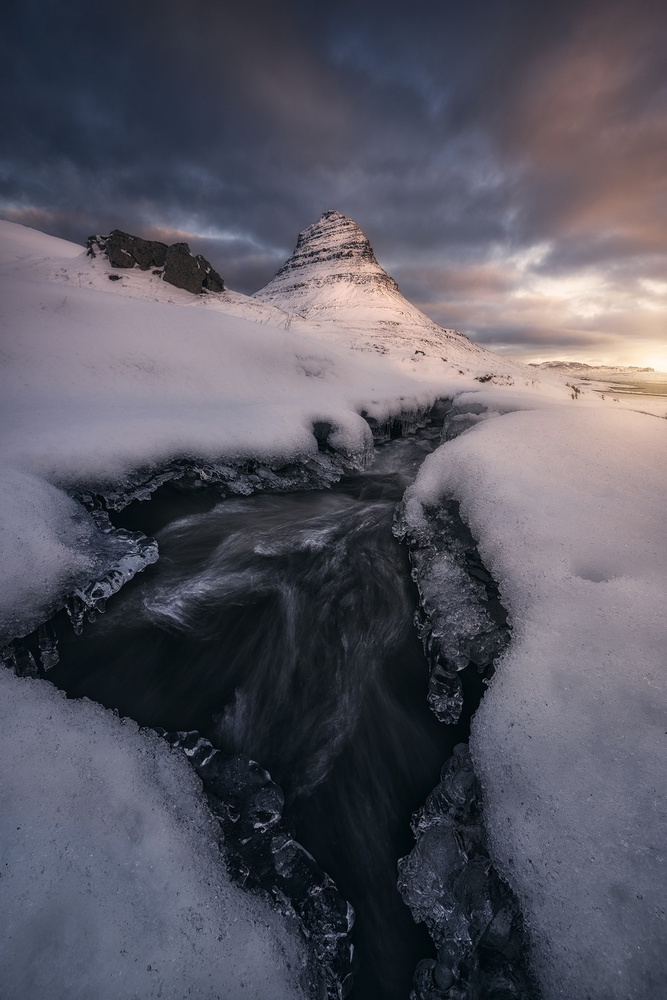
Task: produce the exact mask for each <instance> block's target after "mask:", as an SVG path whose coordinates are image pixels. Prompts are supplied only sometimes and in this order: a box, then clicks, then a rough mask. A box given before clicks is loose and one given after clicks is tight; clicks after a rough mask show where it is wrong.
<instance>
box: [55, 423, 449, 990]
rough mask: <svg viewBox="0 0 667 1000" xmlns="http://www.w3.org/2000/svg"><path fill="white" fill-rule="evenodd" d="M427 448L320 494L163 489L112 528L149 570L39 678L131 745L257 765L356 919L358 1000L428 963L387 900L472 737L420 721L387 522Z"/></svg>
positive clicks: (402, 982) (422, 683)
mask: <svg viewBox="0 0 667 1000" xmlns="http://www.w3.org/2000/svg"><path fill="white" fill-rule="evenodd" d="M431 447H432V446H431V444H430V442H429V441H428V439H422V440H419V439H417V440H411V441H403V440H399V441H395V442H392V443H391V444H389V445H385V446H383V447H381V448H380V449H378V456H377V462H376V464H375V466H374V467H373V469H372V470H371V471H370V472H368V473H365V474H363V475H360V476H356V477H354V478H350V479H347V480H345V481H343V482H342V483H340V484H339V485H338V486H337V487H335V488H334V489H331V490H324V491H320V492H308V493H292V494H285V495H280V496H268V495H259V496H253V497H247V498H243V499H231V500H223V501H219V500H218V499H216V497H215V496H214V495H213V494H212V493H205V492H201V493H191V494H184V493H179V492H178V491H177V490H176V489H175V488H174V487H165V488H163V489H162V491H161V492H160V494H158V495H156V497H155V499H154V500H153V501H151V502H150V503H146V504H141V505H139V504H134V505H132V507H131V508H128V509H127V511H125V512H124V513H123V515H121V516H120V517H119V518H116V520H117V523H119V524H121V523H122V525H123V526H126V527H131V528H140V529H141V530H144V531H146V532H148V533H151V534H155V536H156V537H157V539H158V541H159V546H160V559H159V561H158V563H157V564H156V565H155V566H152V567H150V568H149V569H148V570H147V571H146V572H145V573H143V574H142V575H141V576H140V577H138V578H136V579H135V580H134V581H133V582H132V583H131V584H130V585H128V586H127V587H126V588H125V589H124V590H123V591H122V592H121V594H120V595H119V596H118V597H117V598H115V599H114V601H112V602H110V605H109V609H108V612H107V614H106V615H105V616H104V617H103V618H101V619H99V620H98V621H96V622H95V623H93V624H92V625H88V626H86V629H85V632H84V636H83V637H82V638H77V637H75V636H73V635H69V636H67V637H66V636H65V635H64V630H60V631H61V644H60V650H61V663H60V665H59V666H57V667H55V668H54V670H53V671H52V672H51V674H50V677H51V678H52V679H53V680H54V681H55V682H56V683H57V684H59V685H60V686H62V687H63V688H65V690H66V691H67V692H68V694H70V695H71V696H73V697H79V696H82V695H87V696H88V697H90V698H94V699H95V700H96V701H99V702H101V703H102V704H104V705H106V706H109V707H113V708H116V709H118V711H119V712H120V713H121V715H127V716H131V717H132V718H134V719H135V720H137V721H138V722H139V723H140V724H142V725H148V726H162V727H164V728H165V729H168V730H188V729H198V730H199V731H200V732H202V733H203V734H204V735H206V736H207V737H208V738H209V739H210V740H211V741H212V742H213V743H214V744H215V745H216V746H219V747H220V748H221V749H223V750H227V751H233V752H244V753H246V754H248V755H249V756H251V757H253V758H254V759H255V760H257V761H258V762H260V763H261V764H262V765H263V766H264V767H266V768H267V769H268V770H269V771H270V772H271V774H272V777H273V778H274V780H276V781H277V782H278V783H279V784H280V785H281V786H282V788H283V790H284V792H285V796H286V800H287V806H286V811H285V817H286V819H287V821H288V822H289V823H290V824H292V826H293V828H294V830H295V833H296V836H297V838H298V839H299V840H300V841H301V843H303V844H304V846H305V847H306V848H307V849H308V850H309V851H310V852H311V853H312V854H313V855H314V857H315V858H316V859H317V861H318V862H319V864H320V865H321V866H322V867H323V868H324V869H325V870H327V871H328V872H329V873H330V874H331V875H332V876H333V877H334V879H335V880H336V882H337V884H338V886H339V888H340V890H341V892H342V893H343V894H344V895H345V896H346V897H347V898H348V899H350V901H351V902H352V903H353V905H354V907H355V910H356V912H357V922H356V926H355V931H354V940H355V946H356V949H357V954H358V956H359V969H358V972H357V984H356V986H355V988H354V992H353V994H352V995H353V996H354V997H357V998H359V1000H375V998H378V1000H385V998H386V1000H394V998H399V997H401V998H406V997H407V995H408V993H409V990H410V981H411V977H412V972H413V970H414V966H415V962H416V960H417V959H418V958H421V957H423V956H424V955H425V954H428V953H429V950H430V942H429V939H428V937H427V935H426V933H425V931H423V928H421V927H416V926H415V925H414V924H413V922H412V919H411V917H410V915H409V912H408V910H407V908H406V907H405V906H404V905H403V903H402V901H401V899H400V897H399V895H398V892H397V890H396V861H397V859H398V858H399V857H401V856H402V855H404V854H406V853H407V852H408V851H409V850H410V848H411V846H412V837H411V834H410V830H409V819H410V814H411V812H412V811H413V810H414V809H416V808H417V807H418V806H419V805H421V804H422V803H423V801H424V799H425V797H426V795H427V793H428V792H429V790H430V789H431V788H432V787H433V786H434V785H435V784H436V783H437V780H438V772H439V769H440V766H441V765H442V763H443V761H444V760H445V758H446V757H447V756H448V755H449V753H450V751H451V747H452V746H453V745H454V744H455V743H456V742H458V741H460V740H461V739H462V738H465V736H466V735H467V720H464V721H463V722H462V723H461V725H460V726H458V727H444V726H442V725H440V724H439V723H438V722H437V721H436V720H435V718H434V717H433V716H432V715H431V713H430V712H429V710H428V706H427V700H426V694H427V668H426V663H425V660H424V657H423V654H422V650H421V646H420V644H419V642H418V640H417V638H416V635H415V632H414V627H413V624H412V617H413V614H414V611H415V606H416V593H415V589H414V586H413V584H412V581H411V579H410V568H409V562H408V557H407V552H406V550H405V548H404V547H402V546H400V545H399V544H398V543H397V542H396V541H395V539H394V538H393V536H392V533H391V522H392V516H393V512H394V507H395V505H396V503H397V501H398V500H399V499H400V497H401V496H402V493H403V491H404V489H405V487H406V485H407V484H408V482H409V481H410V480H411V479H412V478H413V476H414V474H415V472H416V470H417V468H418V466H419V464H420V462H421V460H422V459H423V457H424V456H425V454H426V453H427V452H428V451H429V450H431Z"/></svg>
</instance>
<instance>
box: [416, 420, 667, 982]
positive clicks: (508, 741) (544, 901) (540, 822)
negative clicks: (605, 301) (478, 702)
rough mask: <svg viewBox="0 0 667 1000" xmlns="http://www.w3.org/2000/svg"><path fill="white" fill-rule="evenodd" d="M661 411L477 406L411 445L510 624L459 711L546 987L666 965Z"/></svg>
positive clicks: (425, 482)
mask: <svg viewBox="0 0 667 1000" xmlns="http://www.w3.org/2000/svg"><path fill="white" fill-rule="evenodd" d="M665 468H667V425H666V424H665V422H664V421H661V420H658V419H656V418H652V417H647V416H642V415H640V414H633V413H619V412H601V411H600V410H596V409H581V408H580V407H579V406H571V407H569V408H568V407H559V408H553V409H547V410H541V411H533V412H516V413H509V414H506V415H504V416H499V417H496V418H495V419H489V420H486V421H485V422H484V423H483V424H482V425H480V426H477V427H475V428H473V429H471V430H469V431H468V432H467V433H465V434H463V435H462V436H461V437H458V438H457V439H456V440H454V441H451V442H449V443H448V444H447V445H445V446H443V447H442V448H441V449H439V451H437V452H436V453H434V455H432V456H430V457H429V458H427V460H426V462H425V464H424V466H423V467H422V471H421V472H420V474H419V476H418V479H417V481H416V483H415V485H414V487H413V488H412V490H411V491H409V494H408V497H407V502H406V518H407V520H408V522H409V523H411V524H412V526H413V528H414V529H418V528H419V525H420V523H422V522H423V519H424V517H425V516H427V509H428V506H429V505H433V504H437V503H439V502H440V501H441V500H442V499H443V498H444V497H450V496H453V497H456V498H458V499H460V501H461V511H462V514H463V516H464V518H465V519H466V521H467V522H468V523H469V525H470V527H471V529H472V532H473V534H474V535H475V537H476V538H478V539H479V549H480V552H481V555H482V557H483V559H484V562H485V564H486V566H487V567H488V568H489V569H490V570H491V572H492V573H493V574H494V576H495V578H496V579H497V580H498V581H499V583H500V587H501V595H502V598H503V601H504V603H505V605H506V606H507V607H508V608H509V610H510V613H511V619H512V622H513V628H514V635H513V640H512V644H511V646H510V649H509V652H508V653H507V654H506V655H505V657H504V658H503V659H502V661H501V662H500V665H499V667H498V670H497V673H496V676H495V678H494V680H493V681H492V684H491V687H490V689H489V691H488V693H487V694H486V696H485V698H484V699H483V702H482V706H481V708H480V710H479V712H478V713H477V715H476V717H475V720H474V723H473V735H472V742H471V746H472V750H473V755H474V759H475V763H476V767H477V770H478V773H479V775H480V777H481V779H482V782H483V786H484V790H485V804H486V818H487V823H488V828H489V834H490V837H491V841H492V845H493V854H494V860H495V862H496V864H497V865H498V867H499V870H500V871H501V873H502V874H503V875H504V876H505V877H506V878H507V879H508V881H509V882H510V883H511V885H512V886H513V888H514V889H515V890H516V892H517V893H518V895H519V898H520V900H521V903H522V906H523V908H524V913H525V916H526V918H527V922H528V925H529V928H530V932H531V936H532V939H533V944H534V962H535V966H536V971H537V973H538V974H539V977H540V979H541V982H542V985H543V990H544V995H545V997H546V998H548V1000H552V998H556V997H567V998H568V1000H575V998H581V1000H584V998H586V1000H593V998H594V1000H598V998H599V1000H628V998H637V1000H639V998H640V997H642V998H643V997H647V996H656V997H657V996H659V995H662V993H663V992H664V987H665V983H666V982H667V952H666V951H665V947H664V942H665V931H666V928H665V906H664V903H665V892H666V889H667V871H666V870H665V847H666V844H665V829H666V827H665V819H666V811H667V794H666V793H667V787H666V786H667V782H666V781H665V774H666V773H667V741H666V739H665V725H664V720H665V717H666V712H667V678H666V676H665V649H666V648H667V641H666V640H667V634H666V633H667V627H666V625H665V607H667V581H666V577H665V565H666V563H667V532H666V530H665V529H666V527H667V524H666V521H665V518H666V514H665V512H666V510H667V481H666V480H665Z"/></svg>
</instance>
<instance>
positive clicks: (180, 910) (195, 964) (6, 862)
mask: <svg viewBox="0 0 667 1000" xmlns="http://www.w3.org/2000/svg"><path fill="white" fill-rule="evenodd" d="M0 690H1V694H2V696H1V697H0V732H1V733H2V756H3V783H2V785H3V787H2V809H1V810H0V843H1V844H2V873H1V874H2V877H1V878H0V908H1V910H2V913H3V917H4V919H3V924H4V931H3V935H2V941H1V943H0V968H1V969H2V988H1V992H2V996H3V997H4V998H6V1000H25V998H26V997H30V998H31V1000H41V998H43V1000H59V998H62V1000H64V998H67V1000H89V998H90V997H96V998H97V1000H118V998H119V997H127V998H129V997H142V998H157V997H163V998H165V1000H167V998H169V1000H177V998H178V1000H180V998H185V997H196V998H197V1000H222V998H227V997H232V996H234V997H236V996H243V997H254V998H255V1000H287V998H290V1000H297V998H298V997H305V996H306V995H307V993H306V991H305V990H304V989H302V988H301V986H300V985H299V980H300V979H301V978H302V977H303V976H304V973H305V955H304V948H303V945H302V944H301V942H300V941H299V940H298V936H297V934H296V929H292V928H290V927H289V926H288V925H286V922H285V921H284V920H282V919H280V918H279V917H278V916H277V915H276V914H275V913H274V912H273V911H272V910H271V908H270V907H269V906H268V904H267V903H265V902H264V901H263V900H262V899H261V898H259V897H252V896H249V895H248V894H247V893H244V892H242V891H241V890H239V889H236V888H235V887H234V886H232V885H231V883H230V881H229V878H228V876H227V873H226V871H225V865H224V862H223V859H222V857H221V855H220V853H219V850H218V847H217V843H216V833H217V824H216V823H214V821H213V819H212V817H211V815H210V814H209V813H208V811H207V809H206V807H205V806H204V804H203V801H202V796H201V793H200V791H199V787H198V784H199V783H198V780H197V778H196V777H195V775H194V773H193V772H192V770H191V768H190V766H189V765H188V763H187V761H186V760H185V758H183V757H181V755H179V754H177V753H175V752H173V751H170V750H169V748H168V747H167V745H166V743H165V742H164V741H163V740H160V739H159V737H158V736H156V735H155V734H153V733H150V732H146V731H139V729H138V727H137V726H136V725H135V724H134V723H132V722H130V721H128V720H123V721H121V720H119V719H118V718H117V717H116V716H114V715H113V714H112V713H111V712H108V711H105V710H103V709H101V708H100V707H99V706H96V705H94V704H93V703H92V702H88V701H85V700H84V701H68V700H67V699H66V698H65V696H64V695H63V694H61V693H60V692H58V691H56V690H55V688H53V687H52V686H51V685H50V684H48V683H47V682H45V681H36V680H31V679H28V678H22V679H19V678H16V677H14V676H13V675H12V674H11V673H10V672H9V671H8V670H0Z"/></svg>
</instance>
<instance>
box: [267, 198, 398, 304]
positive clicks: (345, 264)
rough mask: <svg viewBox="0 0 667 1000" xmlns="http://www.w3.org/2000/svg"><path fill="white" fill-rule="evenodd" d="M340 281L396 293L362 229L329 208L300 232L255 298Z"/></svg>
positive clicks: (292, 292) (300, 290)
mask: <svg viewBox="0 0 667 1000" xmlns="http://www.w3.org/2000/svg"><path fill="white" fill-rule="evenodd" d="M340 281H345V282H351V283H353V284H355V285H370V286H375V287H376V288H382V289H387V290H388V291H390V292H398V285H397V284H396V282H395V281H394V279H393V278H391V277H390V276H389V275H388V274H387V272H386V271H384V270H383V269H382V268H381V267H380V265H379V264H378V262H377V260H376V259H375V254H374V253H373V248H372V246H371V244H370V241H369V239H368V237H367V236H366V234H365V233H364V232H363V230H362V229H360V228H359V226H358V225H357V224H356V222H353V221H352V219H348V218H346V217H345V216H344V215H341V213H340V212H335V211H330V212H325V213H324V215H323V216H322V217H321V219H320V220H319V221H318V222H315V223H314V224H313V225H312V226H308V228H307V229H304V230H303V232H302V233H299V238H298V240H297V244H296V249H295V250H294V253H293V254H292V256H291V257H290V258H289V260H287V261H286V262H285V263H284V264H283V266H282V267H281V268H280V270H279V271H278V273H277V274H276V275H275V277H274V278H272V280H271V281H270V282H269V284H268V285H266V286H265V287H264V288H262V289H261V290H260V291H259V292H256V293H255V297H256V298H261V299H262V300H263V301H265V302H269V301H272V299H274V298H282V297H284V296H286V295H294V294H295V293H297V294H298V293H299V292H302V291H305V290H306V289H312V288H319V287H321V286H322V285H332V284H336V283H338V282H340Z"/></svg>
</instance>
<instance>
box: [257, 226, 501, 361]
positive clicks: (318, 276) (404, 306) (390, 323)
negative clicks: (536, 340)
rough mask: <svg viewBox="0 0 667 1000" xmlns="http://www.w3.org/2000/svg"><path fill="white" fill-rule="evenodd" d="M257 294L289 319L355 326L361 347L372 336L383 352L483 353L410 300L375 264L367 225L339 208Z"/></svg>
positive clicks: (304, 237) (310, 231)
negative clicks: (363, 226) (361, 225)
mask: <svg viewBox="0 0 667 1000" xmlns="http://www.w3.org/2000/svg"><path fill="white" fill-rule="evenodd" d="M253 298H255V299H259V300H260V301H262V302H265V303H267V304H270V305H272V306H276V307H278V308H280V309H282V310H283V311H284V312H285V313H287V314H288V317H289V323H292V322H296V324H297V325H299V324H301V323H303V322H305V323H306V324H307V326H308V328H309V329H313V328H315V327H318V326H322V327H325V328H326V329H327V330H333V328H334V327H335V328H337V329H338V331H339V332H347V333H350V334H351V335H352V336H353V338H354V340H355V341H356V345H357V346H361V347H362V349H363V348H364V342H365V339H366V338H369V341H368V344H369V346H371V347H373V348H374V349H376V350H379V351H380V352H381V353H384V352H386V351H387V350H389V349H390V347H392V346H399V347H403V348H405V347H408V348H410V347H411V348H412V350H411V351H410V353H411V354H414V353H415V351H414V347H415V344H418V346H419V347H420V348H421V350H420V351H418V352H417V353H418V354H422V355H426V354H428V355H431V356H435V357H437V358H441V359H442V360H443V361H447V360H448V359H449V360H457V361H459V362H460V361H461V360H467V356H468V355H469V354H470V353H471V352H472V353H473V354H484V353H485V352H483V351H482V350H481V348H478V347H477V346H476V345H473V344H471V343H470V341H469V340H468V339H467V337H464V336H463V334H460V333H459V332H458V331H456V330H446V329H443V328H442V327H440V326H438V325H437V324H436V323H434V322H433V320H431V319H429V317H428V316H425V315H424V313H423V312H421V311H420V310H419V309H417V307H416V306H414V305H412V303H410V302H408V300H407V299H405V298H404V297H403V295H401V292H400V290H399V288H398V285H397V284H396V282H395V281H394V279H393V278H392V277H391V276H390V275H388V274H387V272H386V271H385V270H384V269H383V268H382V267H380V265H379V264H378V262H377V260H376V259H375V254H374V253H373V248H372V246H371V244H370V242H369V240H368V237H367V236H366V234H365V233H364V232H363V230H362V229H360V228H359V226H358V225H357V224H356V222H353V221H352V219H348V218H346V216H344V215H342V214H341V213H340V212H336V211H329V212H325V213H324V215H323V216H322V217H321V218H320V219H319V220H318V221H317V222H316V223H314V224H313V225H312V226H308V228H307V229H304V230H303V232H302V233H300V234H299V238H298V241H297V245H296V248H295V250H294V253H293V254H292V256H291V257H290V258H289V259H288V260H287V261H285V263H284V264H283V266H282V267H281V268H280V270H279V271H278V273H277V274H276V275H275V277H273V278H272V279H271V281H270V282H269V283H268V285H265V286H264V288H261V289H260V290H259V291H258V292H255V294H254V296H253ZM359 335H361V336H362V337H363V338H364V341H363V342H361V344H360V343H359V340H358V338H359ZM450 355H451V357H450Z"/></svg>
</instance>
